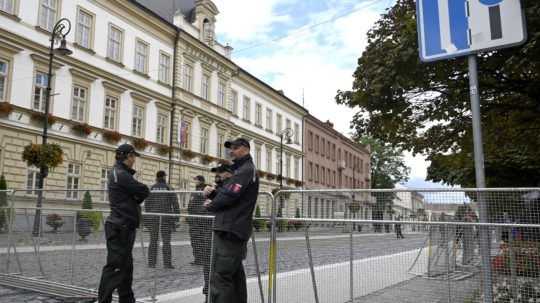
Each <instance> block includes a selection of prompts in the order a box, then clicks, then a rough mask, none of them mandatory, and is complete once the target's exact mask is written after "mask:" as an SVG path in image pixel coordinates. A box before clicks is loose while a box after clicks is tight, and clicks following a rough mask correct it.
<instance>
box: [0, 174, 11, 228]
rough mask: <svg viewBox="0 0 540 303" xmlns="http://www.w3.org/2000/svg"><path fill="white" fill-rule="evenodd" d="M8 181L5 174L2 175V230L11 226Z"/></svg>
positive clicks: (0, 214)
mask: <svg viewBox="0 0 540 303" xmlns="http://www.w3.org/2000/svg"><path fill="white" fill-rule="evenodd" d="M6 190H7V182H6V178H5V177H4V175H2V176H0V232H6V231H7V230H8V228H9V226H8V225H9V209H8V208H7V207H8V206H9V205H8V195H7V192H6Z"/></svg>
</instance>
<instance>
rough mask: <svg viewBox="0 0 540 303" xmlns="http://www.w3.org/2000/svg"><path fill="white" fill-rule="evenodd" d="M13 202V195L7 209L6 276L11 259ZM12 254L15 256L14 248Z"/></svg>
mask: <svg viewBox="0 0 540 303" xmlns="http://www.w3.org/2000/svg"><path fill="white" fill-rule="evenodd" d="M14 203H15V202H14V200H13V195H12V198H11V203H10V204H11V205H10V208H9V217H8V218H9V223H8V224H9V225H8V247H7V256H6V274H9V262H10V257H11V241H12V237H13V221H14V220H15V219H14V214H15V211H14V209H13V207H14ZM13 249H14V250H13V252H14V254H15V255H17V251H16V250H15V247H14V248H13ZM16 258H17V261H18V256H16ZM17 263H19V271H21V272H22V270H21V264H20V262H17Z"/></svg>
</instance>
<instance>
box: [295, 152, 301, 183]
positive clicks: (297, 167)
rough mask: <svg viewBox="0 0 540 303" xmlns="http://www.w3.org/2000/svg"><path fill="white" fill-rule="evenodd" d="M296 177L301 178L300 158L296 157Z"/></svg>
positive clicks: (296, 178)
mask: <svg viewBox="0 0 540 303" xmlns="http://www.w3.org/2000/svg"><path fill="white" fill-rule="evenodd" d="M294 179H295V180H300V159H298V157H294Z"/></svg>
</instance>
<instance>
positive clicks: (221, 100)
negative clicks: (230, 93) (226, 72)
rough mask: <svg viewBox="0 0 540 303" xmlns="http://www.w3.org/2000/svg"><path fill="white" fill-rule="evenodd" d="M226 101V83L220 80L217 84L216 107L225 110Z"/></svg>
mask: <svg viewBox="0 0 540 303" xmlns="http://www.w3.org/2000/svg"><path fill="white" fill-rule="evenodd" d="M226 100H227V83H225V81H223V80H220V81H219V84H218V105H219V106H221V107H223V108H225V106H226Z"/></svg>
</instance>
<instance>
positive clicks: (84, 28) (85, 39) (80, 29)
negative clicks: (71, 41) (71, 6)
mask: <svg viewBox="0 0 540 303" xmlns="http://www.w3.org/2000/svg"><path fill="white" fill-rule="evenodd" d="M93 25H94V16H93V15H92V14H90V13H88V12H86V11H84V10H82V9H79V11H78V13H77V33H76V35H75V39H76V41H77V43H78V44H79V45H80V46H82V47H85V48H92V36H93Z"/></svg>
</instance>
